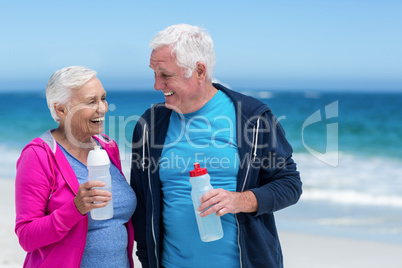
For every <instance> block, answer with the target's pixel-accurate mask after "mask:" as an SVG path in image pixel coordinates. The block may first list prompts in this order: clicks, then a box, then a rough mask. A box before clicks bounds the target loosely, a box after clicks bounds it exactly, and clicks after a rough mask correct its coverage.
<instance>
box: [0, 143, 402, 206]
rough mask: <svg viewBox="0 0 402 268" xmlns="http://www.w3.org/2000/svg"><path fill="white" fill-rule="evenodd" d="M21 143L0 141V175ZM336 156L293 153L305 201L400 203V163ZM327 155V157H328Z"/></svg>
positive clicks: (126, 162) (10, 167)
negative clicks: (335, 161) (332, 162)
mask: <svg viewBox="0 0 402 268" xmlns="http://www.w3.org/2000/svg"><path fill="white" fill-rule="evenodd" d="M21 150H22V147H21V148H19V147H12V146H9V145H7V144H0V151H1V152H2V153H1V154H0V178H1V179H11V180H13V179H14V178H15V174H16V163H17V160H18V158H19V156H20V153H21ZM120 151H121V159H122V167H123V173H124V175H125V176H126V178H127V180H129V175H130V164H131V161H130V157H131V155H130V153H131V150H129V149H128V148H127V149H126V150H124V149H123V148H121V150H120ZM328 154H329V155H328V158H331V159H338V165H337V166H336V167H333V166H330V165H328V164H325V163H324V162H321V161H320V160H318V159H316V158H315V157H314V156H313V155H311V154H308V153H296V154H295V155H294V160H295V162H296V163H297V167H298V170H299V171H300V176H301V179H302V182H303V195H302V199H301V200H304V201H327V202H333V203H339V204H350V205H365V206H393V207H402V176H401V175H400V174H402V166H401V165H400V160H398V159H393V158H387V157H363V156H360V155H354V154H348V153H344V152H340V153H339V154H338V153H335V152H334V153H328ZM328 158H327V159H328Z"/></svg>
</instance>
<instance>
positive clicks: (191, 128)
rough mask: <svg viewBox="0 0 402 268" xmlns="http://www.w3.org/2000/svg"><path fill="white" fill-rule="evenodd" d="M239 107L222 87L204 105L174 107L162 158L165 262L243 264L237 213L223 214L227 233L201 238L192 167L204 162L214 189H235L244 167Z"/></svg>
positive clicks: (174, 264) (180, 264) (172, 264)
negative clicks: (238, 132)
mask: <svg viewBox="0 0 402 268" xmlns="http://www.w3.org/2000/svg"><path fill="white" fill-rule="evenodd" d="M238 159H239V157H238V149H237V142H236V112H235V108H234V105H233V102H232V101H231V99H230V98H229V97H228V96H226V94H224V93H223V92H221V91H218V92H217V93H216V94H215V96H214V97H213V98H212V99H211V100H210V101H209V102H208V103H207V104H205V105H204V106H203V107H202V108H201V109H200V110H198V111H196V112H194V113H190V114H178V113H176V112H174V111H173V112H172V115H171V117H170V121H169V127H168V131H167V135H166V139H165V143H164V147H163V150H162V155H161V159H160V162H159V175H160V180H161V185H162V192H163V211H162V217H163V225H164V240H163V252H162V265H163V266H165V267H169V268H170V267H192V268H197V267H220V268H222V267H239V266H240V258H239V246H238V243H237V241H238V239H237V224H236V219H235V217H234V215H233V214H226V215H224V216H222V217H221V220H222V227H223V233H224V236H223V238H221V239H220V240H217V241H213V242H202V241H201V239H200V235H199V232H198V227H197V222H196V218H195V213H194V207H193V203H192V199H191V184H190V182H189V179H190V175H189V171H190V170H192V169H194V166H193V163H194V162H199V163H200V166H201V167H205V168H207V170H208V173H209V175H210V177H211V184H212V186H213V187H214V188H223V189H225V190H228V191H236V185H237V183H236V182H237V173H238V170H239V161H238Z"/></svg>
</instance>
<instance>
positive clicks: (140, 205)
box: [130, 121, 149, 267]
mask: <svg viewBox="0 0 402 268" xmlns="http://www.w3.org/2000/svg"><path fill="white" fill-rule="evenodd" d="M140 122H141V121H139V123H137V125H136V127H135V129H134V133H133V143H132V158H131V173H130V185H131V187H132V188H133V190H134V192H135V193H136V195H137V207H136V209H135V211H134V215H133V217H132V221H133V225H134V230H135V237H134V239H135V241H136V242H137V252H136V254H137V256H138V259H139V260H140V262H141V264H142V267H148V266H149V263H148V253H147V237H146V233H147V232H146V199H145V197H146V182H147V179H146V178H144V175H143V174H144V172H143V170H142V168H143V167H142V161H143V160H144V159H143V149H144V148H143V147H144V143H145V141H144V140H143V137H142V132H143V128H142V124H141V123H140ZM145 171H146V167H145Z"/></svg>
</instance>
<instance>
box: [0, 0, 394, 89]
mask: <svg viewBox="0 0 402 268" xmlns="http://www.w3.org/2000/svg"><path fill="white" fill-rule="evenodd" d="M245 2H246V1H233V0H232V1H225V0H223V1H216V0H214V1H211V0H204V1H201V2H196V1H188V0H187V1H159V0H158V1H154V0H153V1H133V0H131V1H88V0H87V1H85V0H80V1H77V0H70V1H19V0H13V1H2V2H1V4H0V34H1V42H0V62H1V64H0V91H7V90H43V89H44V88H45V86H46V83H47V80H48V78H49V77H50V75H51V74H52V73H53V72H54V71H56V70H57V69H60V68H62V67H65V66H69V65H85V66H88V67H90V68H92V69H95V70H96V71H98V77H99V78H100V79H101V81H102V82H103V84H104V86H105V88H106V89H107V90H117V89H126V90H128V89H148V88H149V89H152V87H153V80H152V79H153V73H152V71H151V69H149V67H148V65H149V55H150V52H151V51H150V49H149V46H148V44H149V41H150V40H151V38H152V37H153V36H154V35H155V34H156V33H157V32H158V31H160V30H162V29H164V28H166V27H167V26H169V25H172V24H176V23H188V24H194V25H199V26H202V27H203V28H205V29H207V31H208V32H209V33H210V34H211V36H212V38H213V40H214V44H215V52H216V57H217V63H216V67H215V78H217V79H218V80H220V81H222V82H224V83H226V84H229V85H231V86H232V87H234V88H236V87H237V88H241V89H248V88H249V89H252V88H256V89H272V90H275V89H313V90H319V89H324V90H331V89H341V90H350V89H352V90H384V89H385V90H392V91H395V90H396V91H402V26H401V25H402V16H401V14H402V1H396V0H395V1H393V0H383V1H378V0H376V1H374V0H331V1H329V0H315V1H310V0H307V1H300V0H282V1H271V0H265V1H263V0H260V1H248V3H245Z"/></svg>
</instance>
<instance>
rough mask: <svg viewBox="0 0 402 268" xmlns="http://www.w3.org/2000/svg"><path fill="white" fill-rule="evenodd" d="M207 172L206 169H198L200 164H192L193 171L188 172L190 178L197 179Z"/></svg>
mask: <svg viewBox="0 0 402 268" xmlns="http://www.w3.org/2000/svg"><path fill="white" fill-rule="evenodd" d="M207 173H208V171H207V169H206V168H200V163H197V162H195V163H194V169H193V170H190V177H197V176H202V175H205V174H207Z"/></svg>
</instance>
